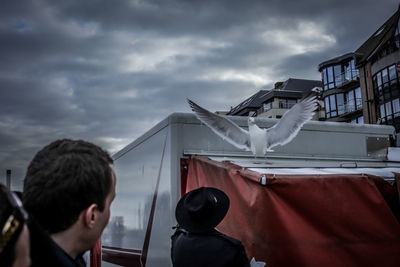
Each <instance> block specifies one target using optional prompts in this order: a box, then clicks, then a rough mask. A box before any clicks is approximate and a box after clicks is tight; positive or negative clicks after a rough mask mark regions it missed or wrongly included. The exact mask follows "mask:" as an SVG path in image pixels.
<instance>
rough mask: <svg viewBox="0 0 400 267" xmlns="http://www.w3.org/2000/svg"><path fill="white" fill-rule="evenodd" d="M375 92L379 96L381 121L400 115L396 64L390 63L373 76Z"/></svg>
mask: <svg viewBox="0 0 400 267" xmlns="http://www.w3.org/2000/svg"><path fill="white" fill-rule="evenodd" d="M372 79H373V86H374V92H375V94H376V96H377V99H378V103H377V105H378V106H377V107H378V113H379V114H378V119H379V121H380V122H381V123H383V122H386V123H387V122H388V121H391V123H393V122H392V120H393V119H394V118H396V117H399V116H400V105H399V97H400V88H399V77H398V73H397V71H396V67H395V65H394V64H393V65H390V66H388V67H386V68H384V69H382V70H381V71H379V72H377V73H376V74H375V75H374V76H373V78H372Z"/></svg>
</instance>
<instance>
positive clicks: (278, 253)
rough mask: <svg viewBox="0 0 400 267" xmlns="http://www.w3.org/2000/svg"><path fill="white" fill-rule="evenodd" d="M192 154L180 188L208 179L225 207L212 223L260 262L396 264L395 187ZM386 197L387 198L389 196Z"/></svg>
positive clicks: (399, 253)
mask: <svg viewBox="0 0 400 267" xmlns="http://www.w3.org/2000/svg"><path fill="white" fill-rule="evenodd" d="M261 176H262V174H260V173H258V172H254V171H250V170H247V169H243V168H242V167H240V166H237V165H234V164H231V163H228V162H222V163H219V162H215V161H212V160H210V159H208V158H204V157H198V156H194V157H192V159H191V161H190V163H189V172H188V177H187V184H186V191H187V192H188V191H190V190H192V189H195V188H198V187H201V186H210V187H216V188H219V189H221V190H223V191H224V192H225V193H227V194H228V196H229V198H230V201H231V206H230V209H229V211H228V214H227V216H226V217H225V219H224V220H223V221H222V222H221V223H220V224H219V225H218V227H217V228H218V230H220V231H221V232H223V233H225V234H227V235H230V236H232V237H235V238H237V239H239V240H241V241H242V243H243V245H244V246H245V248H246V253H247V255H248V257H249V259H251V258H252V257H255V258H256V260H258V261H264V262H266V263H267V265H266V266H268V267H271V266H400V224H399V221H398V220H397V218H396V216H395V214H394V213H393V205H397V206H398V196H399V193H398V191H397V188H396V186H392V185H391V184H389V183H387V182H386V181H384V180H383V179H381V178H379V177H374V176H370V175H266V181H267V184H266V185H265V186H262V185H261V184H260V182H259V181H260V178H261ZM389 202H390V203H389Z"/></svg>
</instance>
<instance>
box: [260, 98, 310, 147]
mask: <svg viewBox="0 0 400 267" xmlns="http://www.w3.org/2000/svg"><path fill="white" fill-rule="evenodd" d="M317 102H318V101H317V99H316V98H315V97H311V98H306V99H304V100H303V101H302V102H300V103H297V104H296V105H294V106H293V107H292V108H291V109H290V110H288V111H287V112H286V113H285V114H284V115H283V117H282V118H281V119H280V121H279V122H278V123H277V124H276V125H274V126H273V127H271V128H269V129H267V132H268V133H267V135H268V147H269V148H272V147H274V146H277V145H285V144H287V143H289V142H290V141H292V139H293V138H294V137H295V136H296V135H297V134H298V132H299V131H300V129H301V127H302V126H303V124H304V123H306V122H307V121H309V120H310V119H311V118H312V116H313V115H314V111H315V109H316V108H317V106H318V104H317Z"/></svg>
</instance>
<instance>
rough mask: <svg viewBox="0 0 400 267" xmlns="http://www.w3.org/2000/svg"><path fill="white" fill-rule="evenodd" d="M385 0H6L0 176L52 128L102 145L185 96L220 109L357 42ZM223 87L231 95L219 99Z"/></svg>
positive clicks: (385, 9)
mask: <svg viewBox="0 0 400 267" xmlns="http://www.w3.org/2000/svg"><path fill="white" fill-rule="evenodd" d="M397 5H398V2H397V1H395V0H387V1H384V2H382V1H372V0H363V1H361V0H359V1H317V0H307V1H290V0H286V1H282V0H279V1H278V0H273V1H264V0H253V1H236V0H234V1H232V0H230V1H228V0H225V1H208V0H207V1H206V0H203V1H197V0H196V1H194V0H191V1H189V0H171V1H162V0H146V1H145V0H133V1H128V0H121V1H109V0H96V1H95V0H88V1H78V0H70V1H60V0H57V1H50V0H48V1H46V0H39V1H14V0H3V1H2V4H1V8H0V62H1V67H0V147H1V149H0V182H4V175H3V174H4V173H5V169H7V168H11V169H13V173H14V176H15V179H16V180H15V184H14V185H15V186H16V187H20V185H21V181H22V178H23V175H24V172H25V168H26V165H27V163H28V162H29V160H30V159H31V158H32V156H33V155H34V153H35V152H36V151H37V150H38V149H40V148H41V147H42V146H44V145H45V144H47V143H49V142H50V141H52V140H54V139H57V138H63V137H68V138H74V139H77V138H81V139H86V140H89V141H92V142H95V143H97V144H100V145H102V146H104V147H105V148H107V149H109V150H110V151H113V152H115V151H116V150H117V149H119V148H121V147H122V146H124V145H126V144H128V143H129V142H131V141H132V140H133V139H134V138H137V137H138V136H139V135H141V134H143V133H144V132H145V131H146V130H148V129H149V128H150V127H152V126H154V124H156V123H157V122H159V121H160V120H162V119H164V118H165V117H166V116H168V115H169V114H170V113H172V112H188V111H189V108H188V106H187V103H186V98H191V99H193V100H195V101H197V102H198V103H199V104H201V105H203V106H205V107H207V108H209V109H211V110H227V109H229V108H230V106H234V105H236V104H238V103H239V102H241V101H242V100H243V99H245V98H247V97H248V96H249V95H251V94H253V93H255V92H257V90H259V88H261V87H266V88H270V87H272V85H273V83H274V82H276V81H279V80H285V79H287V78H289V77H296V78H314V79H318V78H319V73H318V71H317V67H318V64H319V63H320V62H322V61H325V60H327V59H329V58H331V57H335V56H338V55H341V54H344V53H347V52H352V51H354V50H355V49H357V48H358V47H359V46H360V45H361V44H362V42H364V41H365V40H366V39H367V38H368V37H369V36H370V35H371V34H372V33H373V32H374V31H375V30H376V29H377V28H378V27H379V26H380V25H381V24H382V23H384V22H385V20H386V19H388V18H389V17H390V16H391V15H392V14H393V13H394V12H395V10H396V8H397ZM227 96H228V97H227Z"/></svg>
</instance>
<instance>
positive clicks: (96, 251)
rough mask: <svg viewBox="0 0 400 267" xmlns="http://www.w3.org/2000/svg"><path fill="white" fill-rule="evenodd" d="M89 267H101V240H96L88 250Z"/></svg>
mask: <svg viewBox="0 0 400 267" xmlns="http://www.w3.org/2000/svg"><path fill="white" fill-rule="evenodd" d="M90 267H101V238H99V240H97V242H96V245H95V246H94V248H92V249H91V250H90Z"/></svg>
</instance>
